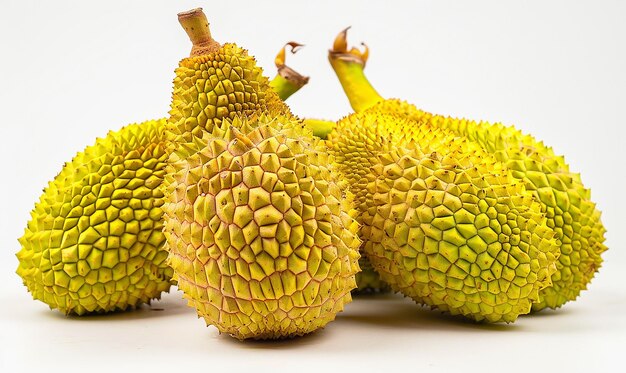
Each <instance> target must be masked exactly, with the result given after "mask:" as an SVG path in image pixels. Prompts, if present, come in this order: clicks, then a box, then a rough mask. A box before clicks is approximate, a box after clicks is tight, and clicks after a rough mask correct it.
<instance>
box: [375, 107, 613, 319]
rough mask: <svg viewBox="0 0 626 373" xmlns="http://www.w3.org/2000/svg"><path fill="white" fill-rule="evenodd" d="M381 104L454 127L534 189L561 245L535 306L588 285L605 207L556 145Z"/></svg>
mask: <svg viewBox="0 0 626 373" xmlns="http://www.w3.org/2000/svg"><path fill="white" fill-rule="evenodd" d="M379 105H380V106H381V109H382V110H386V111H388V110H392V111H395V110H396V108H402V109H401V110H403V111H405V112H407V114H408V115H407V117H409V118H411V119H414V120H416V121H417V122H418V123H419V125H421V126H433V127H438V128H445V129H449V130H452V131H453V132H454V133H457V134H459V135H462V136H465V137H467V138H468V139H471V140H473V141H475V142H476V143H477V144H480V146H482V147H483V148H484V149H485V150H487V151H488V152H490V153H492V154H493V155H494V156H495V157H496V158H497V159H498V160H500V161H502V162H503V163H504V164H506V166H507V167H508V168H509V169H511V171H512V174H513V176H514V177H515V178H516V179H518V180H520V181H521V182H523V183H524V185H525V186H526V189H528V190H531V191H533V194H534V195H535V197H536V198H537V199H538V200H539V201H540V202H541V206H542V211H543V212H544V213H545V215H546V216H547V218H548V226H549V227H551V228H552V229H553V230H554V231H555V232H556V238H557V239H558V240H559V242H560V248H561V257H560V258H559V261H558V263H557V268H558V270H557V272H556V273H555V274H554V275H553V276H552V286H551V287H549V288H546V289H544V290H543V291H542V292H541V293H540V301H539V302H538V303H536V304H533V309H534V310H536V311H538V310H541V309H543V308H546V307H550V308H557V307H560V306H562V305H563V304H565V303H566V302H567V301H569V300H574V299H576V297H578V295H579V294H580V292H581V291H582V290H585V289H586V288H587V284H588V283H589V282H590V281H591V279H592V278H593V276H594V275H595V273H596V272H597V270H598V268H600V266H601V264H602V257H601V254H602V253H603V252H604V251H606V246H605V245H604V233H605V231H606V229H605V228H604V226H603V224H602V222H601V220H600V211H598V210H597V209H596V206H595V203H593V202H592V201H591V191H590V190H589V189H587V188H585V186H584V185H583V183H582V180H581V178H580V174H576V173H573V172H571V171H570V170H569V166H568V165H567V163H565V159H564V157H563V156H557V155H555V154H554V151H553V150H552V148H550V147H547V146H545V145H544V144H543V143H542V142H539V141H537V140H536V139H535V138H534V137H532V136H530V135H526V134H524V133H522V132H521V131H519V130H517V129H515V128H514V127H512V126H504V125H502V124H500V123H496V124H490V123H486V122H478V123H477V122H474V121H471V120H466V119H456V118H450V117H444V116H442V115H433V114H430V113H427V112H424V111H422V110H419V109H417V108H416V107H415V106H413V105H409V104H407V103H403V102H400V101H397V100H386V101H384V102H383V103H381V104H379ZM376 107H378V105H377V106H376Z"/></svg>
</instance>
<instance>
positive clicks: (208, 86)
mask: <svg viewBox="0 0 626 373" xmlns="http://www.w3.org/2000/svg"><path fill="white" fill-rule="evenodd" d="M179 21H180V23H181V25H182V26H183V28H184V29H185V31H186V32H187V34H188V35H189V37H190V39H191V41H192V42H193V48H192V51H191V55H190V57H188V58H185V59H183V60H181V61H180V63H179V66H178V68H177V69H176V71H175V74H176V77H175V78H174V89H173V92H172V103H171V110H170V118H169V120H168V131H167V139H168V142H169V145H168V148H169V149H168V150H170V151H171V152H172V153H175V152H176V150H177V149H178V147H180V146H182V145H184V144H192V143H193V140H194V138H202V136H203V134H204V133H211V132H212V131H213V127H214V126H215V125H219V124H220V123H221V122H222V121H223V120H224V119H233V118H234V117H236V116H239V115H244V116H252V115H256V114H259V113H263V112H269V113H271V114H285V115H286V114H288V113H290V111H289V108H288V107H287V106H286V105H285V104H284V102H283V101H282V100H281V99H280V98H279V97H278V95H277V94H276V92H274V90H273V89H272V88H271V87H270V84H269V79H268V78H267V77H265V76H264V75H263V69H262V68H261V67H260V66H257V64H256V60H255V59H254V57H253V56H251V55H249V54H248V51H247V50H245V49H243V48H240V47H239V46H237V45H236V44H233V43H226V44H224V45H220V43H218V42H216V41H215V40H213V38H212V37H211V33H210V31H209V28H208V22H207V19H206V16H205V15H204V13H203V12H202V9H201V8H198V9H194V10H191V11H189V12H183V13H180V14H179ZM174 157H176V155H175V154H174ZM175 159H176V158H175Z"/></svg>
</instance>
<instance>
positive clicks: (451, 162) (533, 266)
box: [326, 110, 559, 322]
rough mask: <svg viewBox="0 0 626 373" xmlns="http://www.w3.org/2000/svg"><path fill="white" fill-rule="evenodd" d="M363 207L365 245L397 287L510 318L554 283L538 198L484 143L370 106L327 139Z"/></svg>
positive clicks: (483, 315)
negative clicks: (431, 127)
mask: <svg viewBox="0 0 626 373" xmlns="http://www.w3.org/2000/svg"><path fill="white" fill-rule="evenodd" d="M326 144H327V147H328V151H329V153H330V154H331V155H333V156H334V157H335V159H336V162H337V164H338V165H339V168H340V170H341V172H342V173H344V174H345V175H347V179H348V181H349V183H350V188H351V191H352V192H353V193H354V194H355V200H356V206H357V208H358V209H359V211H360V214H359V215H358V216H359V223H361V224H362V225H363V226H362V229H361V236H362V239H363V241H364V242H363V246H362V249H361V250H362V252H363V254H364V255H366V257H367V258H368V259H369V260H370V262H371V265H372V267H373V268H374V269H375V270H376V272H378V273H379V274H380V276H381V278H382V280H383V281H384V282H385V283H388V284H389V285H390V286H391V288H392V289H394V290H396V291H400V292H402V293H403V294H405V295H407V296H410V297H411V298H413V299H414V300H415V301H417V302H418V303H421V304H426V305H428V306H431V307H433V308H437V309H440V310H443V311H447V312H449V313H451V314H453V315H457V314H460V315H464V316H466V317H470V318H473V319H475V320H479V321H480V320H487V321H491V322H497V321H506V322H512V321H515V319H516V318H517V317H518V316H519V315H521V314H525V313H528V312H529V311H530V307H531V304H532V303H533V302H536V301H537V300H538V292H539V290H541V289H543V288H545V287H547V286H549V285H550V276H551V275H552V273H554V271H555V270H556V266H555V261H556V258H557V257H558V254H559V253H558V249H557V247H556V244H555V242H554V240H553V235H554V232H553V231H552V230H551V229H549V228H548V227H547V226H546V219H545V217H544V216H543V215H542V214H541V212H540V206H539V204H538V203H537V202H536V201H534V199H533V197H532V195H531V194H530V193H529V192H527V191H525V190H524V187H523V185H521V183H519V182H517V183H516V182H515V181H514V180H513V178H512V176H511V175H510V173H508V172H507V170H506V168H504V167H503V166H502V164H501V163H500V162H498V161H497V160H496V159H494V158H493V157H491V156H490V155H489V154H488V153H486V152H484V151H483V150H482V149H481V148H480V147H479V146H478V145H476V144H475V143H473V142H471V141H468V140H466V139H463V138H460V137H458V136H454V135H453V134H451V133H450V132H449V131H446V130H441V129H425V128H423V127H418V126H416V125H415V123H412V122H411V121H410V120H407V119H406V118H403V117H401V116H397V115H393V114H385V113H380V112H378V111H374V110H366V111H364V112H362V113H357V114H352V115H350V116H348V117H346V118H344V119H342V120H340V121H339V122H338V123H337V124H336V126H335V129H334V130H333V131H332V132H331V133H330V134H329V135H328V140H327V141H326Z"/></svg>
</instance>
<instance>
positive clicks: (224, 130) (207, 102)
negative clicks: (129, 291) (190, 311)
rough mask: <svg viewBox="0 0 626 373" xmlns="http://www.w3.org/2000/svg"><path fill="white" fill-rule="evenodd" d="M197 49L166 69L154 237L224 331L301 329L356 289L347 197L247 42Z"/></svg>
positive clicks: (318, 321) (355, 242)
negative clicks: (157, 233) (169, 91)
mask: <svg viewBox="0 0 626 373" xmlns="http://www.w3.org/2000/svg"><path fill="white" fill-rule="evenodd" d="M204 53H205V54H203V55H200V56H195V57H189V58H186V59H184V60H182V61H181V62H180V64H179V67H178V68H177V69H176V78H175V80H174V90H173V95H172V107H171V111H170V115H171V116H170V119H169V120H168V127H167V139H168V143H169V144H168V150H169V151H170V152H171V153H170V157H169V160H168V166H167V175H168V176H167V177H166V179H165V181H164V183H163V187H164V190H165V191H166V193H165V194H166V196H167V201H166V205H165V206H166V207H165V210H166V214H165V221H166V228H165V234H166V236H167V242H168V247H169V250H170V259H169V261H170V263H171V266H172V268H173V269H174V271H175V273H176V276H175V278H176V280H177V281H178V287H179V288H180V289H181V290H182V291H183V292H184V293H185V297H186V298H187V299H188V301H189V304H190V306H192V307H194V308H195V309H196V310H197V312H198V315H199V316H201V317H203V318H204V319H205V321H206V322H207V324H209V325H215V326H216V327H217V328H218V330H220V332H224V333H228V334H230V335H232V336H234V337H236V338H239V339H248V338H254V339H268V338H270V339H271V338H283V337H292V336H298V335H303V334H306V333H309V332H312V331H314V330H317V329H319V328H321V327H323V326H324V325H326V324H327V323H328V322H330V321H331V320H333V319H334V317H335V315H336V313H337V312H339V311H341V310H342V309H343V306H344V304H345V303H347V302H349V301H350V300H351V296H350V291H351V290H352V289H353V288H354V287H355V286H356V284H355V280H354V275H355V274H356V273H357V272H358V271H359V267H358V258H359V254H358V250H357V249H358V246H359V245H360V241H359V239H358V235H357V230H358V224H357V223H356V221H355V220H354V218H353V215H354V214H356V211H355V210H353V209H351V202H352V198H351V197H350V195H349V194H346V193H344V192H342V190H343V189H344V185H345V182H341V181H340V180H341V179H340V178H339V174H338V173H337V172H336V170H334V169H333V166H332V164H333V161H332V159H331V158H329V157H328V156H327V155H326V154H325V153H324V152H323V151H322V150H320V149H318V148H320V146H319V145H318V144H317V140H315V139H314V137H313V136H312V134H311V132H310V131H307V130H306V129H305V126H304V125H303V124H302V123H301V122H300V121H297V120H295V119H294V118H293V116H292V115H291V113H290V111H289V109H288V107H287V106H286V105H284V103H283V102H282V101H281V100H280V99H279V98H278V96H277V95H276V93H275V92H274V91H273V90H272V89H271V87H270V85H269V81H268V79H267V78H266V77H264V76H263V71H262V69H261V68H260V67H258V66H257V65H256V61H255V60H254V58H253V57H252V56H249V55H248V53H247V51H245V50H244V49H241V48H239V47H237V46H236V45H234V44H225V45H224V46H222V47H220V48H218V49H216V50H214V51H208V52H204ZM240 118H245V119H243V120H242V119H240Z"/></svg>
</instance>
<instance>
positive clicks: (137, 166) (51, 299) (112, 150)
mask: <svg viewBox="0 0 626 373" xmlns="http://www.w3.org/2000/svg"><path fill="white" fill-rule="evenodd" d="M164 127H165V120H158V121H147V122H144V123H141V124H132V125H129V126H126V127H124V128H122V129H121V130H119V131H117V132H113V131H111V132H109V134H108V135H107V136H106V137H105V138H102V139H97V140H96V142H95V144H94V145H92V146H88V147H87V148H86V149H85V150H84V151H83V152H80V153H78V154H77V155H76V156H75V157H74V158H73V159H72V161H71V162H69V163H66V164H65V166H64V167H63V169H62V170H61V172H60V173H59V174H58V175H57V176H56V177H55V178H54V180H53V181H52V182H50V183H49V184H48V187H47V188H46V189H44V193H43V195H42V196H41V198H40V200H39V202H38V203H37V204H36V205H35V209H34V210H33V211H32V212H31V220H30V221H29V222H28V226H27V228H26V230H25V232H24V235H23V236H22V237H21V238H20V239H19V242H20V243H21V245H22V248H21V250H20V251H19V252H18V253H17V258H18V260H19V266H18V269H17V273H18V275H20V276H21V277H22V279H23V282H24V285H26V287H27V288H28V290H29V291H30V292H31V294H32V295H33V298H34V299H38V300H41V301H42V302H44V303H46V304H48V305H49V306H50V308H52V309H58V310H60V311H61V312H63V313H65V314H77V315H82V314H85V313H92V312H93V313H100V312H110V311H116V310H125V309H127V308H132V307H136V306H138V305H140V304H142V303H148V302H149V301H150V300H151V299H154V298H159V297H160V295H161V292H163V291H168V289H169V288H170V278H171V276H172V274H173V272H172V270H171V269H170V268H169V267H168V266H167V264H166V258H167V252H166V251H165V249H164V247H163V244H164V242H165V236H164V235H163V233H162V229H163V221H162V219H161V216H162V213H163V212H162V210H161V206H162V204H163V193H162V191H161V190H160V189H159V185H160V184H161V180H162V179H163V177H164V174H165V162H166V159H167V154H166V152H165V147H164V145H163V142H162V141H161V140H162V136H163V130H164Z"/></svg>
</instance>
